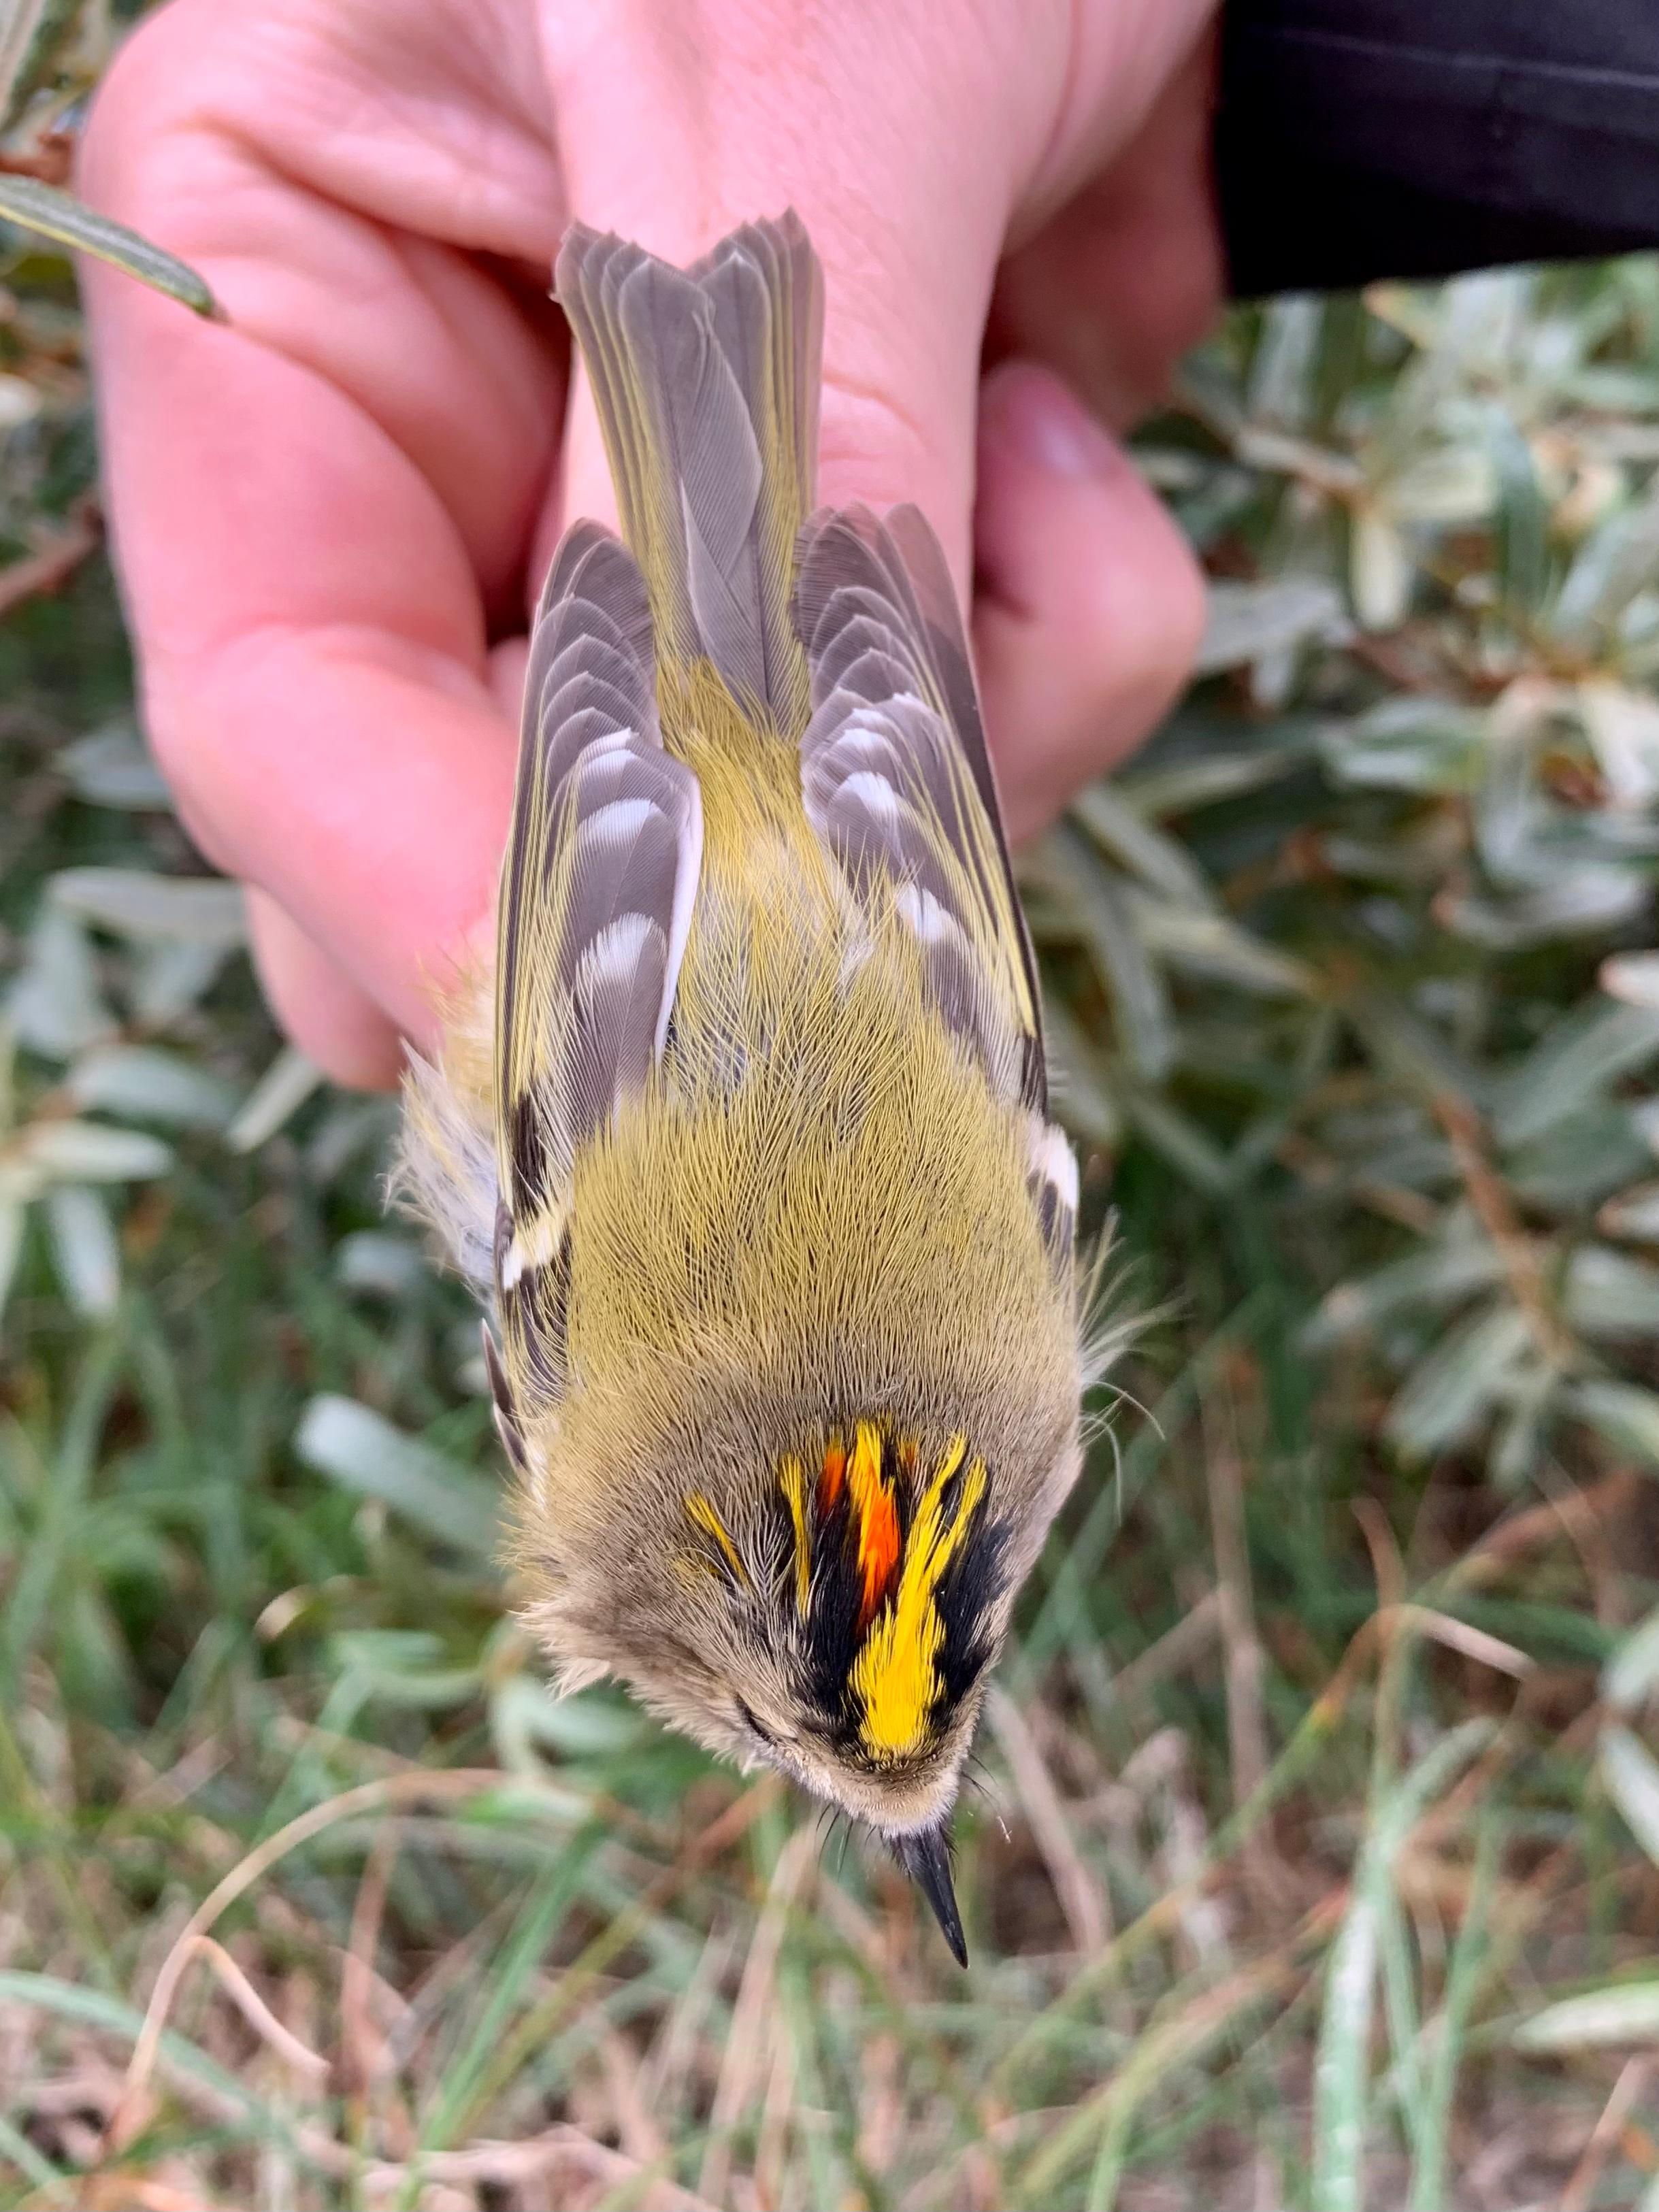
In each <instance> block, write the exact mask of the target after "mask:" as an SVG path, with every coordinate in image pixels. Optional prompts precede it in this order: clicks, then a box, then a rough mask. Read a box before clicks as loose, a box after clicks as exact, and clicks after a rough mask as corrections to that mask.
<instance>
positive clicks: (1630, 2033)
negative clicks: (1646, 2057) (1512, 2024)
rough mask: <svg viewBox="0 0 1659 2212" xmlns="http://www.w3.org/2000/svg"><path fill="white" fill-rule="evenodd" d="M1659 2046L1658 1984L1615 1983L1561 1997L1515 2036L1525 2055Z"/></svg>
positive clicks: (1517, 2046) (1517, 2031) (1524, 2022)
mask: <svg viewBox="0 0 1659 2212" xmlns="http://www.w3.org/2000/svg"><path fill="white" fill-rule="evenodd" d="M1655 2040H1659V1981H1654V1982H1612V1983H1609V1984H1607V1987H1606V1988H1605V1989H1599V1990H1582V1991H1581V1992H1580V1993H1579V1995H1578V1996H1575V1997H1562V1998H1561V1999H1559V2002H1556V2003H1555V2004H1553V2005H1546V2006H1545V2008H1544V2009H1543V2011H1542V2012H1537V2013H1534V2015H1533V2016H1532V2018H1531V2019H1530V2020H1527V2021H1522V2023H1521V2025H1520V2027H1517V2028H1516V2031H1515V2044H1516V2049H1517V2050H1520V2051H1595V2050H1600V2049H1601V2048H1603V2047H1604V2046H1605V2045H1608V2044H1617V2043H1651V2042H1654V2041H1655Z"/></svg>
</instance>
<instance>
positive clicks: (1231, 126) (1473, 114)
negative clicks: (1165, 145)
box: [1215, 0, 1659, 297]
mask: <svg viewBox="0 0 1659 2212" xmlns="http://www.w3.org/2000/svg"><path fill="white" fill-rule="evenodd" d="M1215 156H1216V181H1217V187H1218V195H1219V200H1220V208H1221V222H1222V231H1223V235H1224V238H1225V245H1226V252H1227V259H1228V268H1229V273H1230V276H1231V283H1232V288H1233V289H1234V291H1235V292H1236V293H1237V294H1239V295H1243V296H1247V297H1248V296H1250V295H1256V294H1261V293H1267V292H1279V291H1290V290H1298V289H1319V290H1324V289H1332V288H1335V287H1339V286H1345V285H1352V284H1362V283H1367V282H1369V281H1370V279H1371V278H1373V277H1377V276H1444V275H1447V274H1449V272H1451V271H1452V270H1458V269H1473V268H1479V267H1482V266H1485V265H1487V264H1493V263H1499V262H1510V261H1530V260H1550V259H1565V258H1571V257H1574V256H1581V255H1586V254H1601V253H1619V252H1628V251H1630V250H1632V249H1633V248H1636V247H1640V246H1659V0H1227V4H1226V8H1225V15H1224V19H1223V27H1222V62H1221V77H1220V88H1219V97H1218V106H1217V112H1216V125H1215Z"/></svg>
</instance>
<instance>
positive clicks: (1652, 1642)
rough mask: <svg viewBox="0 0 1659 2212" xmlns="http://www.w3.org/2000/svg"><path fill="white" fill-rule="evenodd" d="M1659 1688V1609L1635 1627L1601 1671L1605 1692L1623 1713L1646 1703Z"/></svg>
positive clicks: (1611, 1702) (1602, 1691)
mask: <svg viewBox="0 0 1659 2212" xmlns="http://www.w3.org/2000/svg"><path fill="white" fill-rule="evenodd" d="M1656 1689H1659V1608H1656V1610H1655V1611H1654V1612H1652V1613H1649V1615H1648V1617H1647V1619H1646V1620H1643V1621H1639V1622H1638V1624H1637V1626H1635V1627H1634V1628H1632V1631H1631V1632H1630V1634H1629V1635H1628V1636H1627V1637H1626V1638H1625V1640H1624V1642H1623V1643H1622V1644H1620V1646H1619V1649H1618V1650H1616V1651H1615V1652H1614V1653H1613V1656H1612V1658H1611V1659H1609V1660H1608V1662H1607V1665H1606V1666H1605V1667H1604V1668H1602V1670H1601V1695H1602V1696H1603V1697H1604V1698H1605V1699H1607V1703H1608V1704H1609V1705H1613V1706H1614V1707H1616V1709H1617V1710H1618V1711H1620V1712H1630V1711H1633V1710H1634V1709H1635V1708H1636V1707H1637V1706H1638V1705H1645V1704H1646V1703H1647V1701H1648V1699H1650V1697H1651V1696H1652V1695H1653V1693H1654V1692H1655V1690H1656Z"/></svg>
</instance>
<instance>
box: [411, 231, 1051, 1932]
mask: <svg viewBox="0 0 1659 2212" xmlns="http://www.w3.org/2000/svg"><path fill="white" fill-rule="evenodd" d="M556 298H557V299H558V300H559V301H560V302H561V303H562V307H563V308H564V311H565V313H566V315H567V316H568V319H569V322H570V325H571V327H572V329H573V331H574V335H575V338H576V341H577V343H578V344H579V346H580V352H581V358H582V361H583V363H584V364H585V367H586V373H587V376H588V378H589V380H590V382H591V384H592V392H593V398H594V400H595V403H596V404H597V408H598V412H599V420H600V422H601V425H602V428H603V430H604V435H605V448H606V452H607V454H608V456H609V459H610V464H611V472H612V475H613V477H614V478H615V482H616V487H617V500H618V506H619V511H620V514H621V519H622V524H623V537H622V538H620V539H619V538H617V537H615V536H614V535H612V534H611V532H608V531H605V530H604V529H602V528H600V527H599V526H598V525H597V524H595V523H593V522H591V521H579V522H577V523H575V524H574V526H573V527H572V528H571V529H570V531H569V532H568V534H567V536H566V537H565V538H564V539H563V541H562V544H561V545H560V546H559V549H558V551H557V553H556V556H555V558H554V561H553V563H552V568H551V571H550V574H549V576H548V579H547V582H546V586H545V588H544V591H543V592H542V595H541V601H540V605H539V606H538V611H537V614H536V618H535V623H534V625H533V628H532V635H531V643H530V657H529V665H528V671H527V674H526V685H525V701H524V720H523V732H522V738H521V744H520V756H519V767H518V781H517V787H516V791H515V795H514V801H513V822H512V829H511V834H510V837H509V841H508V845H507V854H506V858H505V861H504V864H503V868H502V874H501V897H500V908H499V927H498V933H497V939H496V952H495V975H494V985H493V992H492V990H491V989H490V987H489V984H488V982H487V981H480V983H479V984H478V986H477V987H476V988H472V987H466V988H462V989H460V990H459V991H458V993H457V995H456V999H455V1003H454V1004H453V1006H452V1007H451V1009H450V1010H449V1015H448V1020H447V1028H446V1031H445V1035H444V1038H443V1042H442V1043H441V1048H440V1049H439V1051H438V1053H437V1054H436V1056H435V1059H434V1060H431V1061H429V1062H427V1061H416V1063H415V1064H414V1065H413V1066H412V1069H411V1073H410V1078H409V1080H408V1084H407V1090H406V1111H405V1137H404V1165H403V1172H404V1180H405V1182H406V1184H407V1186H408V1188H409V1189H410V1192H411V1193H412V1194H413V1196H414V1198H415V1200H416V1202H417V1203H418V1204H419V1205H420V1206H422V1208H423V1209H424V1211H425V1212H426V1213H427V1214H428V1216H429V1218H431V1219H432V1221H433V1222H434V1223H435V1225H437V1227H438V1228H439V1230H440V1231H441V1233H442V1234H443V1236H444V1237H446V1239H447V1243H449V1245H450V1247H451V1249H452V1250H453V1254H454V1256H455V1258H456V1260H457V1261H458V1263H459V1266H460V1267H461V1269H462V1270H463V1271H464V1272H465V1273H466V1274H467V1275H468V1276H470V1277H471V1279H472V1280H473V1282H474V1283H475V1284H476V1285H477V1288H478V1290H479V1291H480V1293H481V1295H482V1297H483V1299H484V1300H485V1302H486V1304H487V1306H488V1308H489V1311H490V1313H491V1315H492V1317H493V1328H492V1326H491V1323H490V1322H486V1324H485V1329H484V1347H485V1358H486V1364H487V1366H488V1370H489V1383H490V1389H491V1391H492V1393H493V1395H494V1400H495V1419H496V1425H497V1427H498V1429H499V1431H500V1434H501V1441H502V1444H503V1446H504V1448H505V1450H506V1452H507V1457H508V1459H509V1460H510V1462H511V1463H512V1468H513V1476H514V1504H513V1522H514V1534H513V1540H512V1545H511V1559H512V1561H513V1565H514V1566H515V1567H516V1569H517V1571H518V1573H519V1576H520V1583H521V1586H522V1588H523V1589H524V1590H525V1591H526V1601H525V1604H524V1608H523V1617H524V1619H525V1620H526V1622H527V1624H528V1625H529V1626H530V1628H531V1629H532V1632H534V1633H535V1635H536V1636H537V1637H538V1638H539V1639H540V1641H541V1642H542V1644H544V1646H545V1648H546V1650H547V1651H548V1653H549V1654H550V1657H551V1659H552V1661H553V1662H554V1665H555V1667H556V1670H557V1673H558V1675H559V1677H560V1679H561V1680H562V1683H563V1684H564V1685H565V1686H569V1687H575V1686H580V1685H582V1684H585V1683H587V1682H591V1681H593V1680H598V1679H599V1677H601V1676H604V1675H614V1676H617V1677H618V1678H620V1679H621V1680H623V1681H625V1682H626V1683H628V1684H629V1686H631V1688H632V1689H633V1691H634V1692H635V1694H636V1695H637V1696H638V1697H639V1698H640V1699H641V1700H642V1701H643V1702H644V1703H645V1704H646V1705H647V1706H648V1707H650V1708H651V1709H652V1710H653V1711H655V1712H657V1713H659V1714H660V1715H661V1716H662V1717H664V1718H665V1719H666V1720H667V1721H669V1722H671V1723H672V1724H673V1725H675V1726H676V1727H678V1728H680V1729H684V1730H685V1731H686V1732H687V1733H688V1734H689V1735H691V1736H693V1737H695V1738H696V1740H697V1741H699V1742H700V1743H702V1744H704V1745H707V1746H708V1747H710V1748H711V1749H713V1750H714V1751H716V1752H719V1753H726V1754H728V1755H730V1756H731V1757H732V1758H734V1759H737V1760H738V1762H739V1764H740V1765H743V1766H744V1767H745V1768H750V1767H753V1766H756V1765H760V1764H765V1765H770V1766H772V1767H775V1768H776V1769H777V1770H779V1771H781V1773H783V1774H785V1775H787V1776H788V1777H789V1778H791V1779H792V1780H793V1782H795V1783H797V1784H799V1785H800V1786H801V1787H803V1788H804V1789H805V1790H808V1791H810V1792H811V1793H812V1794H813V1795H815V1796H817V1797H819V1798H821V1799H823V1800H824V1801H826V1802H828V1803H829V1805H830V1806H832V1807H836V1808H840V1809H841V1810H842V1811H843V1812H845V1813H847V1814H850V1815H852V1816H853V1818H854V1820H857V1821H859V1822H861V1823H864V1824H866V1825H867V1826H868V1827H869V1828H870V1829H871V1830H872V1831H874V1832H876V1833H877V1834H878V1835H879V1836H880V1837H881V1838H884V1840H885V1842H886V1844H888V1845H889V1846H890V1848H891V1850H892V1851H893V1853H894V1855H895V1856H896V1859H897V1861H898V1863H900V1865H901V1866H902V1867H903V1868H904V1869H906V1870H907V1871H908V1873H909V1874H910V1875H912V1876H913V1877H914V1878H915V1881H917V1883H918V1884H919V1886H920V1887H921V1890H922V1892H923V1893H924V1895H925V1896H926V1898H927V1902H928V1904H929V1905H931V1906H932V1908H933V1912H934V1913H935V1915H936V1916H937V1917H938V1920H939V1926H940V1928H941V1929H942V1931H943V1933H944V1936H945V1942H947V1943H948V1944H949V1946H950V1948H951V1951H952V1953H953V1954H954V1955H955V1956H956V1958H957V1960H959V1961H961V1962H962V1963H963V1965H965V1964H966V1963H967V1947H966V1943H965V1941H964V1938H963V1929H962V1922H961V1917H960V1915H959V1912H958V1910H957V1901H956V1896H955V1893H954V1888H953V1885H952V1880H951V1858H950V1849H949V1841H948V1822H949V1817H950V1814H951V1806H952V1803H953V1802H954V1800H955V1797H956V1794H957V1784H958V1781H959V1778H960V1776H961V1772H962V1768H963V1760H964V1759H965V1758H966V1756H967V1753H968V1751H969V1744H970V1741H971V1739H972V1736H973V1734H974V1729H975V1723H976V1721H977V1718H978V1713H979V1707H980V1703H981V1697H982V1695H983V1692H984V1687H985V1681H986V1675H987V1669H988V1668H989V1667H990V1666H991V1664H992V1662H994V1659H995V1658H996V1656H997V1654H998V1651H999V1649H1000V1645H1001V1644H1002V1642H1003V1639H1004V1637H1005V1635H1006V1630H1007V1626H1008V1620H1009V1616H1010V1613H1011V1611H1012V1606H1013V1602H1014V1599H1015V1595H1016V1594H1017V1592H1018V1588H1019V1585H1020V1583H1021V1581H1022V1579H1023V1578H1024V1576H1025V1574H1026V1572H1027V1571H1028V1570H1029V1569H1030V1565H1031V1564H1032V1562H1033V1560H1034V1559H1035V1558H1036V1553H1037V1552H1038V1550H1039V1548H1040V1547H1041V1546H1042V1541H1043V1538H1044V1536H1045V1534H1046V1533H1047V1531H1048V1526H1049V1523H1050V1522H1051V1521H1052V1520H1053V1518H1054V1514H1055V1512H1056V1510H1058V1508H1059V1506H1060V1502H1061V1500H1062V1499H1063V1498H1064V1497H1065V1495H1066V1491H1067V1490H1068V1488H1069V1487H1070V1486H1071V1484H1072V1481H1073V1478H1074V1476H1075V1474H1076V1472H1077V1469H1078V1466H1079V1459H1080V1456H1081V1445H1080V1441H1079V1434H1080V1432H1079V1398H1080V1393H1081V1384H1082V1375H1083V1358H1082V1353H1081V1352H1080V1349H1079V1329H1080V1319H1079V1306H1080V1304H1081V1303H1082V1301H1081V1299H1080V1297H1079V1284H1078V1271H1077V1268H1076V1265H1075V1261H1074V1254H1073V1243H1074V1233H1073V1232H1074V1220H1075V1216H1076V1211H1077V1194H1078V1177H1077V1166H1076V1162H1075V1159H1074V1157H1073V1153H1072V1151H1071V1149H1070V1146H1068V1144H1067V1142H1066V1139H1065V1137H1064V1136H1063V1135H1062V1134H1061V1133H1060V1130H1059V1129H1058V1128H1057V1127H1055V1126H1054V1123H1053V1122H1052V1121H1051V1120H1050V1119H1049V1115H1048V1088H1047V1079H1046V1074H1045V1069H1044V1062H1043V1051H1042V1025H1041V1017H1040V1011H1039V1004H1038V995H1037V982H1036V969H1035V967H1034V963H1033V961H1032V956H1031V947H1030V939H1029V937H1028V935H1027V933H1026V929H1025V925H1024V917H1023V915H1022V914H1021V911H1020V907H1019V902H1018V895H1017V893H1016V890H1015V888H1014V881H1013V876H1012V871H1011V868H1010V865H1009V860H1008V854H1007V849H1006V842H1005V840H1004V836H1003V832H1002V829H1001V821H1000V811H999V806H998V800H997V793H996V787H995V783H994V778H993V775H992V769H991V763H990V758H989V756H988V754H987V750H986V744H985V736H984V731H983V728H982V726H981V719H980V712H979V706H978V702H977V699H976V696H975V684H974V678H973V672H972V666H971V663H970V660H969V651H968V646H967V641H966V637H965V635H964V632H963V623H962V617H961V614H960V611H959V610H958V607H957V600H956V596H955V592H954V590H953V587H952V586H951V579H950V576H949V574H948V571H947V569H946V567H945V560H944V556H943V555H942V553H941V551H940V550H939V544H938V541H937V539H936V538H934V536H933V532H932V531H931V529H930V528H929V526H928V525H927V522H926V521H925V520H924V519H923V518H922V516H921V513H919V512H918V511H917V510H916V509H915V507H897V508H896V509H894V510H893V511H892V512H891V513H889V514H887V515H886V516H885V517H884V518H878V517H877V516H876V515H875V514H874V513H872V512H871V511H870V510H869V509H867V508H866V507H846V508H840V509H819V510H818V511H817V512H814V511H813V483H814V477H815V473H816V454H817V414H818V389H819V378H820V356H821V351H822V339H823V281H822V276H821V273H820V270H819V265H818V263H817V257H816V255H815V254H814V252H813V251H812V248H811V244H810V242H809V240H808V238H807V235H806V232H805V228H804V227H803V226H802V224H801V222H799V218H798V217H796V216H794V215H793V213H791V214H787V215H785V216H783V217H782V218H781V220H778V221H775V222H755V223H751V224H749V225H747V226H745V227H744V228H742V229H739V230H738V231H735V232H734V233H733V234H732V235H731V236H730V237H728V238H726V239H724V240H722V241H721V242H720V245H719V246H716V247H715V248H714V251H713V252H711V253H709V254H708V256H707V257H706V258H704V259H702V260H701V261H699V262H697V263H696V264H695V265H694V266H693V267H691V268H689V269H686V270H679V269H677V268H674V267H672V266H671V265H670V264H668V263H666V262H664V261H661V260H659V259H658V258H655V257H654V256H653V255H651V254H649V253H647V252H645V251H643V250H642V249H641V247H640V246H635V245H632V244H629V243H628V242H626V241H624V240H622V239H620V238H617V237H614V236H601V235H599V234H596V233H595V232H593V231H591V230H588V229H586V228H580V226H579V227H577V228H574V229H573V230H572V231H571V232H570V233H569V234H568V237H567V238H566V240H565V241H564V244H563V246H562V249H561V252H560V254H559V257H558V262H557V265H556Z"/></svg>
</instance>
